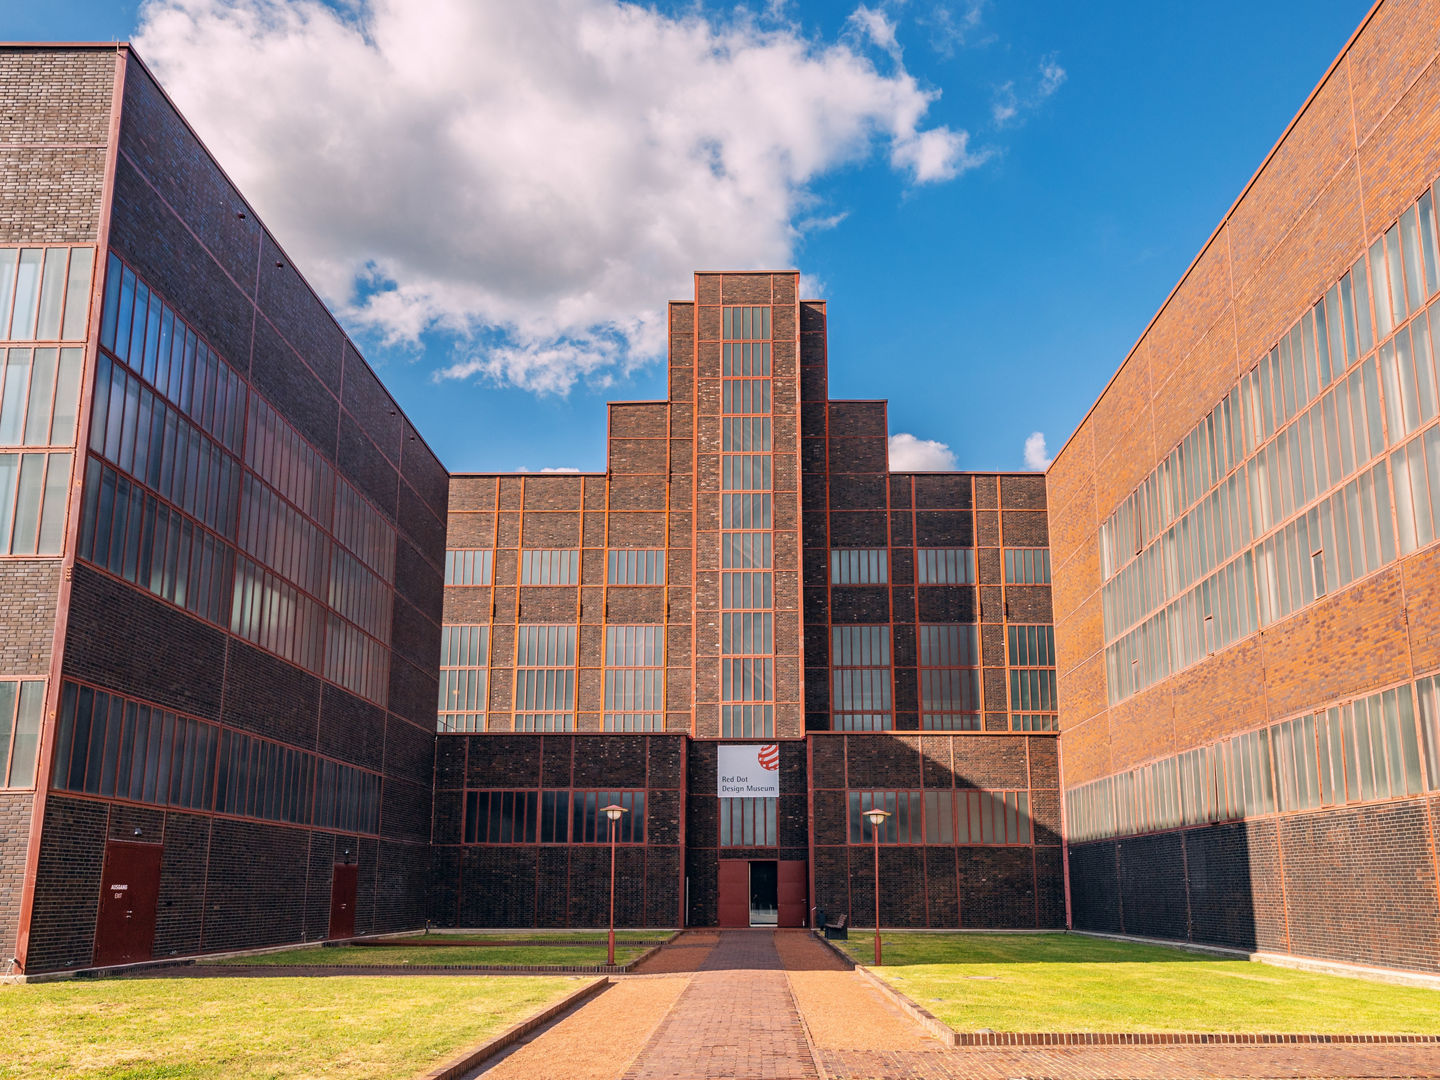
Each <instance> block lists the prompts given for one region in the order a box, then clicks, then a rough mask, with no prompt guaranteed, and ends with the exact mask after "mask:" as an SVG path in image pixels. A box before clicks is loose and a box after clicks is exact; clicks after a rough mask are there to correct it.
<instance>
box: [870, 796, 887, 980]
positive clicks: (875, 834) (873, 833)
mask: <svg viewBox="0 0 1440 1080" xmlns="http://www.w3.org/2000/svg"><path fill="white" fill-rule="evenodd" d="M865 816H866V817H867V818H869V819H870V838H871V840H873V841H874V844H875V966H876V967H879V966H880V826H881V825H883V824H885V819H886V818H887V817H889V816H890V811H888V810H881V809H880V808H879V807H878V806H877V807H873V808H872V809H870V810H866V811H865Z"/></svg>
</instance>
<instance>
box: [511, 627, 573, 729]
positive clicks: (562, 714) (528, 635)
mask: <svg viewBox="0 0 1440 1080" xmlns="http://www.w3.org/2000/svg"><path fill="white" fill-rule="evenodd" d="M515 730H516V731H574V730H575V627H573V626H546V625H529V626H517V627H516V628H515Z"/></svg>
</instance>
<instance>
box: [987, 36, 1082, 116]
mask: <svg viewBox="0 0 1440 1080" xmlns="http://www.w3.org/2000/svg"><path fill="white" fill-rule="evenodd" d="M1065 78H1066V75H1065V69H1064V68H1063V67H1061V66H1060V64H1059V62H1058V60H1057V59H1056V57H1055V56H1054V54H1051V55H1050V56H1047V57H1045V58H1044V59H1043V60H1041V61H1040V68H1039V72H1038V73H1037V75H1036V77H1035V78H1034V79H1032V80H1031V82H1030V84H1029V85H1028V86H1027V87H1026V88H1024V90H1023V91H1021V90H1016V88H1015V82H1014V80H1013V79H1012V80H1011V81H1009V82H1005V83H1001V84H1000V85H999V86H997V87H996V88H995V97H994V100H993V101H992V102H991V105H990V118H991V119H992V120H994V121H995V126H996V127H1000V128H1003V127H1010V126H1013V125H1014V124H1017V123H1019V122H1021V121H1022V120H1023V119H1024V114H1025V113H1027V112H1033V111H1034V110H1036V109H1038V108H1039V107H1040V106H1041V105H1043V104H1044V103H1045V102H1046V101H1048V100H1049V99H1050V98H1051V97H1053V96H1054V94H1055V91H1057V90H1059V89H1060V87H1061V86H1062V85H1064V83H1065Z"/></svg>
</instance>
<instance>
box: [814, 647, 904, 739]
mask: <svg viewBox="0 0 1440 1080" xmlns="http://www.w3.org/2000/svg"><path fill="white" fill-rule="evenodd" d="M830 635H831V638H830V710H831V726H832V727H833V728H834V729H835V730H837V731H889V730H890V729H891V728H893V727H894V726H895V716H894V713H893V711H892V705H891V691H890V686H891V666H890V627H888V626H834V627H831V630H830Z"/></svg>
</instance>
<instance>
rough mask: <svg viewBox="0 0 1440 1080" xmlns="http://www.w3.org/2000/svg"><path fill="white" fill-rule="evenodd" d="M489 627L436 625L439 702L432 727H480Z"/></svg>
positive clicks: (486, 681)
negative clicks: (437, 627) (438, 633)
mask: <svg viewBox="0 0 1440 1080" xmlns="http://www.w3.org/2000/svg"><path fill="white" fill-rule="evenodd" d="M489 673H490V628H489V627H488V626H442V627H441V628H440V704H439V710H438V717H437V722H436V725H435V730H436V731H484V730H485V703H486V700H487V696H488V694H489V679H488V676H489Z"/></svg>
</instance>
